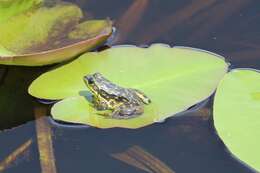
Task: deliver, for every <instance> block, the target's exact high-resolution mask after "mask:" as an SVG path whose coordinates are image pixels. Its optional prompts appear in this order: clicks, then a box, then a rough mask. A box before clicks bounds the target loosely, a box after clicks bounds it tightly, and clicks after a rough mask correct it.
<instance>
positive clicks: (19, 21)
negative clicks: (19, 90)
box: [0, 2, 112, 66]
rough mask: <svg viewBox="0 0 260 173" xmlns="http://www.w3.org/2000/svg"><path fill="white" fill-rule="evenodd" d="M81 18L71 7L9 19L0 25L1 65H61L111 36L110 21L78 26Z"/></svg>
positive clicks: (89, 22) (33, 12)
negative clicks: (58, 63)
mask: <svg viewBox="0 0 260 173" xmlns="http://www.w3.org/2000/svg"><path fill="white" fill-rule="evenodd" d="M0 4H1V2H0ZM19 7H20V6H17V9H19ZM6 8H8V7H6ZM82 18H83V14H82V11H81V10H80V8H79V7H77V6H75V5H73V4H70V3H59V4H57V5H55V6H52V7H44V6H42V7H41V8H38V9H34V10H28V11H25V12H24V13H20V14H18V15H15V16H12V17H10V19H9V20H7V21H6V22H4V23H0V38H1V39H0V64H7V65H28V66H35V65H45V64H52V63H56V62H60V61H64V60H67V59H70V58H73V57H74V56H76V55H78V54H79V53H82V52H84V51H87V50H90V49H92V48H94V47H96V46H97V45H98V44H101V43H103V42H104V41H105V40H106V39H107V38H108V37H109V36H110V34H111V32H112V24H111V21H109V20H90V21H84V22H82V23H79V22H80V21H81V19H82ZM79 33H80V34H79ZM77 34H79V35H77ZM71 35H72V36H74V37H71ZM75 35H76V36H77V37H76V38H75Z"/></svg>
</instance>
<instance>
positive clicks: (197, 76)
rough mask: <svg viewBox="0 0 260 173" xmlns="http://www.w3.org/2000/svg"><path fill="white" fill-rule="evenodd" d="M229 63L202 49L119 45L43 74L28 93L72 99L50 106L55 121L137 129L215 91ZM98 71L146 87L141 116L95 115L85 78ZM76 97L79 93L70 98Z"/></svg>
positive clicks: (117, 80) (126, 83)
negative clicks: (125, 117)
mask: <svg viewBox="0 0 260 173" xmlns="http://www.w3.org/2000/svg"><path fill="white" fill-rule="evenodd" d="M227 67H228V65H227V64H226V63H225V61H224V60H223V59H221V58H219V56H217V55H215V54H212V53H209V52H205V51H202V50H197V49H192V48H184V47H174V48H170V47H166V46H163V45H160V44H157V45H153V46H151V47H150V48H138V47H115V48H111V49H107V50H105V51H103V52H100V53H96V52H93V53H86V54H84V55H82V56H81V57H80V58H78V59H77V60H74V61H72V62H71V63H69V64H67V65H64V66H62V67H60V68H57V69H54V70H52V71H50V72H47V73H45V74H43V75H41V76H40V77H39V78H38V79H36V80H35V81H34V82H33V83H32V84H31V86H30V88H29V93H30V94H31V95H33V96H35V97H39V98H44V99H54V100H56V99H62V98H66V97H69V98H67V99H65V100H63V101H61V102H59V103H57V104H56V105H54V107H53V109H52V115H53V117H54V118H55V119H58V120H63V121H69V122H77V123H84V124H89V125H92V126H96V127H101V128H109V127H126V128H138V127H142V126H145V125H148V124H151V123H153V122H157V121H162V120H164V119H165V118H167V117H169V116H171V115H173V114H176V113H178V112H180V111H183V110H185V109H187V108H189V107H190V106H192V105H194V104H196V103H198V102H200V101H202V100H203V99H205V98H207V97H208V96H209V95H210V94H211V93H212V92H214V90H215V87H216V86H217V84H218V82H219V80H220V79H221V78H222V77H223V75H224V74H225V73H226V70H227ZM94 72H100V73H101V74H103V75H104V76H105V77H107V78H108V79H110V80H111V81H113V82H114V83H116V84H118V85H121V86H124V87H127V88H136V89H139V90H141V91H143V92H144V93H145V94H146V95H147V96H148V97H149V98H151V100H152V103H151V104H150V105H148V106H145V112H144V114H143V115H141V116H139V117H137V118H132V119H128V120H116V119H110V118H106V117H104V116H100V115H97V111H96V110H95V109H94V108H92V107H91V105H90V103H89V102H88V101H87V99H86V98H85V97H86V96H87V95H88V94H89V93H88V91H87V87H86V86H85V84H84V82H83V76H84V75H86V74H89V73H94ZM70 96H75V97H70Z"/></svg>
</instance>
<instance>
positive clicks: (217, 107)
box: [214, 69, 260, 171]
mask: <svg viewBox="0 0 260 173" xmlns="http://www.w3.org/2000/svg"><path fill="white" fill-rule="evenodd" d="M259 90H260V73H259V72H256V71H251V70H245V69H244V70H233V71H231V72H230V73H228V74H227V75H226V76H225V77H224V79H223V80H222V81H221V83H220V85H219V87H218V89H217V92H216V96H215V101H214V124H215V127H216V130H217V132H218V134H219V136H220V137H221V139H222V140H223V142H224V143H225V145H226V146H227V147H228V149H229V150H230V151H231V152H232V153H233V154H234V155H235V156H237V157H238V158H239V159H241V160H242V161H244V162H245V163H247V164H249V165H250V166H251V167H253V168H255V169H257V170H258V171H259V170H260V150H259V146H260V138H259V136H260V102H259V100H258V99H257V98H258V96H259V95H258V94H259ZM253 93H254V94H253ZM252 94H253V95H252Z"/></svg>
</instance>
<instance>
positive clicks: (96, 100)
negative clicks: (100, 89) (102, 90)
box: [92, 96, 108, 110]
mask: <svg viewBox="0 0 260 173" xmlns="http://www.w3.org/2000/svg"><path fill="white" fill-rule="evenodd" d="M92 103H93V106H94V108H95V109H97V110H106V109H108V107H107V102H106V100H104V99H103V98H102V97H97V96H93V97H92Z"/></svg>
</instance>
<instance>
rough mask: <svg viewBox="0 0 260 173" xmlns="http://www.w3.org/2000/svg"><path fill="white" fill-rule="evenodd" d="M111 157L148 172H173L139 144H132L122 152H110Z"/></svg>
mask: <svg viewBox="0 0 260 173" xmlns="http://www.w3.org/2000/svg"><path fill="white" fill-rule="evenodd" d="M112 157H114V158H116V159H118V160H120V161H123V162H125V163H127V164H129V165H132V166H135V167H137V168H139V169H142V170H144V171H146V172H149V173H175V172H174V171H173V170H172V169H171V168H170V167H168V166H167V165H166V164H165V163H163V162H162V161H160V160H159V159H158V158H156V157H155V156H153V155H152V154H150V153H148V152H147V151H145V150H144V149H142V148H141V147H139V146H133V147H131V148H129V149H128V150H126V151H125V152H123V153H116V154H112Z"/></svg>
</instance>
